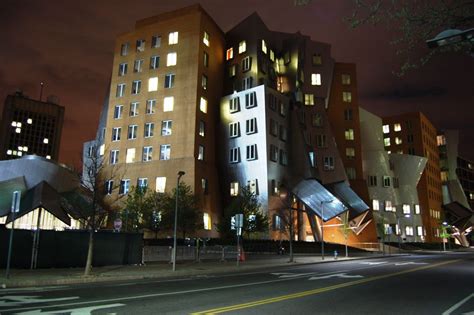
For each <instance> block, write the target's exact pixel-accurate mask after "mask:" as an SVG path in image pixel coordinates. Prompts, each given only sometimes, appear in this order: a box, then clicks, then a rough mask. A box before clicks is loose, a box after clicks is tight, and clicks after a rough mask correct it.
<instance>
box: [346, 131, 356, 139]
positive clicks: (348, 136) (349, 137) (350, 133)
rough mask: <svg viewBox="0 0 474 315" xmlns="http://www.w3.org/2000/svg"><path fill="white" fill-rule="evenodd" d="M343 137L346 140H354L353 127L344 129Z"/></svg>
mask: <svg viewBox="0 0 474 315" xmlns="http://www.w3.org/2000/svg"><path fill="white" fill-rule="evenodd" d="M344 137H345V138H346V140H354V129H346V130H345V131H344Z"/></svg>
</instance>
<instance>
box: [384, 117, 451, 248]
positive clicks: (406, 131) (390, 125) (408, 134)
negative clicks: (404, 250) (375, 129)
mask: <svg viewBox="0 0 474 315" xmlns="http://www.w3.org/2000/svg"><path fill="white" fill-rule="evenodd" d="M382 131H383V141H384V146H385V150H386V151H387V153H389V154H391V153H397V154H410V155H416V156H422V157H426V158H427V159H428V160H427V163H426V167H425V170H424V172H423V175H422V176H421V179H420V181H419V182H418V185H417V189H418V199H419V201H420V208H421V216H422V219H423V226H424V228H425V229H426V241H427V242H440V241H441V239H440V237H439V235H440V227H441V223H442V222H443V211H442V203H443V196H442V191H441V177H440V162H439V151H438V146H437V142H436V141H437V140H436V136H437V131H436V128H435V127H434V126H433V124H432V123H431V122H430V121H429V119H428V118H427V117H426V116H425V115H423V114H422V113H420V112H414V113H406V114H401V115H396V116H390V117H384V118H383V126H382Z"/></svg>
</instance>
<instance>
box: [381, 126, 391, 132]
mask: <svg viewBox="0 0 474 315" xmlns="http://www.w3.org/2000/svg"><path fill="white" fill-rule="evenodd" d="M382 131H383V133H389V132H390V125H383V126H382Z"/></svg>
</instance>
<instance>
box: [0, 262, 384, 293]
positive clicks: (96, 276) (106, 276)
mask: <svg viewBox="0 0 474 315" xmlns="http://www.w3.org/2000/svg"><path fill="white" fill-rule="evenodd" d="M380 257H387V256H382V255H379V254H365V255H360V254H358V255H357V254H356V255H354V256H351V257H348V258H345V257H338V258H337V260H336V259H334V257H333V256H326V257H325V260H322V259H321V256H320V255H319V254H318V255H315V254H311V255H309V254H308V255H305V254H295V256H294V262H293V263H289V262H288V261H289V256H288V255H284V256H279V255H250V257H247V258H248V259H247V260H246V261H243V262H240V263H239V266H237V263H236V261H235V260H232V261H230V260H227V261H225V262H220V261H215V260H212V261H202V262H190V261H185V262H180V261H177V264H176V271H175V272H173V271H172V266H171V264H169V263H149V264H146V265H131V266H107V267H96V268H93V270H92V274H91V275H90V276H88V277H84V276H83V272H84V268H67V269H37V270H29V269H13V270H11V272H10V278H9V279H6V278H5V270H4V269H2V270H0V272H1V274H0V293H1V288H17V287H35V286H48V285H66V284H80V283H92V282H106V281H121V280H140V279H163V278H180V277H185V276H205V275H211V274H225V273H236V272H244V271H245V272H247V271H251V270H258V269H268V268H273V267H278V266H288V265H291V264H292V265H304V264H314V263H329V262H335V261H345V260H355V259H367V258H380Z"/></svg>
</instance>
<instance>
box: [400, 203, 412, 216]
mask: <svg viewBox="0 0 474 315" xmlns="http://www.w3.org/2000/svg"><path fill="white" fill-rule="evenodd" d="M402 210H403V214H410V213H411V211H410V205H407V204H404V205H402Z"/></svg>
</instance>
